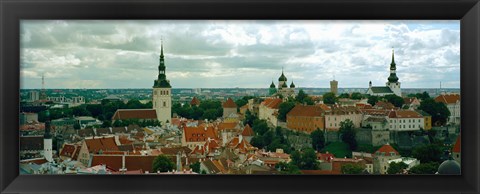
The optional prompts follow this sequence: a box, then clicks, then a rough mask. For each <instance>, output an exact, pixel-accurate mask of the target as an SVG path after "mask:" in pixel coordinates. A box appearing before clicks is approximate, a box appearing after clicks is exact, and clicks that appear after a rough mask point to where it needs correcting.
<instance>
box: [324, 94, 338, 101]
mask: <svg viewBox="0 0 480 194" xmlns="http://www.w3.org/2000/svg"><path fill="white" fill-rule="evenodd" d="M337 101H338V99H337V97H335V93H333V92H328V93H325V94H323V103H324V104H335V102H337Z"/></svg>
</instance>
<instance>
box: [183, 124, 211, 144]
mask: <svg viewBox="0 0 480 194" xmlns="http://www.w3.org/2000/svg"><path fill="white" fill-rule="evenodd" d="M183 133H184V134H185V141H187V142H204V141H207V139H208V138H209V137H210V139H216V138H217V135H216V134H215V129H214V128H213V127H212V126H208V127H202V126H198V127H184V128H183Z"/></svg>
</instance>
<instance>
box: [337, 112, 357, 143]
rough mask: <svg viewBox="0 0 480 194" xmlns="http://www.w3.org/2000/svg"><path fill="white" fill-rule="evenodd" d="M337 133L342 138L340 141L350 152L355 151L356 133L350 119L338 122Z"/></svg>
mask: <svg viewBox="0 0 480 194" xmlns="http://www.w3.org/2000/svg"><path fill="white" fill-rule="evenodd" d="M339 133H340V135H341V136H342V141H343V142H345V143H347V144H348V146H349V147H350V150H356V149H357V140H356V139H355V134H356V131H355V129H354V125H353V122H352V121H351V120H350V119H347V120H345V121H342V122H340V129H339Z"/></svg>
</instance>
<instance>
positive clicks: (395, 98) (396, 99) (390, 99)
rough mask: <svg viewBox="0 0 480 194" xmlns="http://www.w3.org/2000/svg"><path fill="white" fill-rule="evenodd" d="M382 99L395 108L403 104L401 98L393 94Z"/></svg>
mask: <svg viewBox="0 0 480 194" xmlns="http://www.w3.org/2000/svg"><path fill="white" fill-rule="evenodd" d="M383 98H384V99H385V100H387V101H388V102H390V103H392V104H393V105H394V106H395V107H402V106H403V104H404V103H405V101H404V100H403V98H402V97H400V96H397V95H395V94H389V95H385V96H384V97H383Z"/></svg>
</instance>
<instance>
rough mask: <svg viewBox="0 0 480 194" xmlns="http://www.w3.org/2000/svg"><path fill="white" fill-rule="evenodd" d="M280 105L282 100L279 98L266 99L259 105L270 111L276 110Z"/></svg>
mask: <svg viewBox="0 0 480 194" xmlns="http://www.w3.org/2000/svg"><path fill="white" fill-rule="evenodd" d="M281 103H282V99H280V98H267V99H265V100H264V101H263V102H262V103H261V105H263V106H266V107H268V108H271V109H278V107H279V106H280V104H281Z"/></svg>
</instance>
